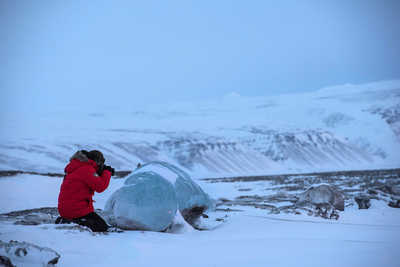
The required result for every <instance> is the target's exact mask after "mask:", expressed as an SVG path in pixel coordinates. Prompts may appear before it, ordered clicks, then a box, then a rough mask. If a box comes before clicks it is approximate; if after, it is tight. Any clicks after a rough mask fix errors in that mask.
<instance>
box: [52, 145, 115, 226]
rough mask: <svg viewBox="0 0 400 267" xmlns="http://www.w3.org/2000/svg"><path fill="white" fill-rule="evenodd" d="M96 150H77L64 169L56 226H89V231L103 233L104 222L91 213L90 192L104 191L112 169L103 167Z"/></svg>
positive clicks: (92, 208) (105, 224) (102, 159)
mask: <svg viewBox="0 0 400 267" xmlns="http://www.w3.org/2000/svg"><path fill="white" fill-rule="evenodd" d="M104 161H105V160H104V157H103V154H102V153H101V152H100V151H97V150H92V151H90V152H88V151H86V150H80V151H78V152H76V153H75V154H74V155H73V156H72V157H71V159H70V162H69V163H68V165H67V166H66V167H65V176H64V180H63V182H62V184H61V188H60V194H59V195H58V212H59V213H60V217H58V218H57V220H56V224H60V223H71V222H74V223H77V224H79V225H83V226H87V227H89V228H90V229H91V230H92V231H93V232H105V231H107V229H108V227H109V226H108V225H107V223H106V222H105V221H104V220H103V219H102V218H101V217H100V216H99V215H98V214H97V213H95V212H94V207H93V199H92V197H93V195H94V192H95V191H96V192H98V193H101V192H103V191H104V190H106V189H107V187H108V185H109V183H110V179H111V176H112V175H114V169H113V168H112V167H110V166H107V165H104Z"/></svg>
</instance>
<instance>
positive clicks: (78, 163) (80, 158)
mask: <svg viewBox="0 0 400 267" xmlns="http://www.w3.org/2000/svg"><path fill="white" fill-rule="evenodd" d="M84 165H91V166H93V168H94V169H95V170H96V172H97V170H98V168H99V167H98V165H97V164H96V162H95V161H94V160H92V159H89V157H88V155H87V152H86V153H85V151H83V150H80V151H78V152H76V153H75V154H74V155H72V157H71V158H70V162H69V163H68V165H67V166H66V167H65V169H64V172H65V173H67V174H68V173H71V172H73V171H75V170H77V169H79V168H80V167H82V166H84Z"/></svg>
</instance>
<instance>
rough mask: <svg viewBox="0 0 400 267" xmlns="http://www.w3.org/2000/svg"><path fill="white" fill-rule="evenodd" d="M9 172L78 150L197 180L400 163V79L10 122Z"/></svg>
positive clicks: (5, 150) (47, 166)
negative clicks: (173, 169) (158, 165)
mask: <svg viewBox="0 0 400 267" xmlns="http://www.w3.org/2000/svg"><path fill="white" fill-rule="evenodd" d="M3 127H4V128H3V129H4V130H2V133H1V137H2V138H1V141H0V169H3V170H10V169H18V170H29V171H51V172H62V170H63V167H64V165H65V164H66V162H67V161H68V158H69V157H70V156H71V155H72V154H73V152H74V151H75V150H77V149H100V150H101V151H103V152H104V154H105V156H106V159H107V161H108V162H109V163H110V164H111V165H113V166H115V167H116V168H117V169H120V170H132V169H134V168H135V166H136V165H137V163H138V162H142V163H143V162H147V161H151V160H163V161H168V162H171V163H173V164H177V165H179V166H180V167H182V168H184V169H186V170H187V171H189V172H190V173H192V174H193V175H194V176H195V177H202V176H232V175H243V174H245V175H254V174H269V173H277V172H302V171H323V170H342V169H360V168H394V167H400V81H385V82H376V83H370V84H363V85H343V86H336V87H330V88H324V89H321V90H318V91H316V92H312V93H303V94H291V95H280V96H272V97H254V98H248V97H242V96H240V95H238V94H236V93H232V94H229V95H227V96H225V97H223V98H222V99H218V100H214V101H208V102H201V103H200V102H199V103H175V104H170V103H169V104H165V105H163V106H159V105H158V106H154V105H152V104H151V103H149V105H148V106H147V107H146V108H143V109H137V108H135V107H130V106H123V107H115V108H109V109H106V110H104V109H103V110H96V109H90V110H87V109H79V110H57V111H56V110H54V111H52V112H47V113H40V114H35V115H32V114H27V115H26V117H24V118H23V120H21V119H20V120H15V119H12V118H8V119H5V120H4V126H3Z"/></svg>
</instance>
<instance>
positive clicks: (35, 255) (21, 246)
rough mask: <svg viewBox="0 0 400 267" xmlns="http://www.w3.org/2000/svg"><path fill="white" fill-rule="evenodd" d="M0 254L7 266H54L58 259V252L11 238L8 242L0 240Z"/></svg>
mask: <svg viewBox="0 0 400 267" xmlns="http://www.w3.org/2000/svg"><path fill="white" fill-rule="evenodd" d="M0 255H3V256H2V259H1V261H3V262H5V264H8V266H13V264H17V266H19V265H20V264H22V265H23V264H31V265H37V266H55V265H56V264H57V263H58V260H59V259H60V254H58V253H57V252H56V251H54V250H53V249H51V248H46V247H40V246H37V245H34V244H31V243H28V242H18V241H13V240H11V241H10V242H8V243H6V242H3V241H1V240H0ZM6 266H7V265H6Z"/></svg>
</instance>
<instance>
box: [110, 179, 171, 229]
mask: <svg viewBox="0 0 400 267" xmlns="http://www.w3.org/2000/svg"><path fill="white" fill-rule="evenodd" d="M177 208H178V202H177V199H176V194H175V189H174V186H173V185H172V184H171V183H170V182H169V181H167V180H166V179H164V178H163V177H161V176H160V175H159V174H157V173H154V172H146V173H140V174H138V175H136V176H135V179H134V180H133V179H130V182H129V183H125V184H124V186H122V187H121V188H119V189H118V190H117V191H115V192H114V193H113V194H112V195H111V197H110V198H109V199H108V200H107V202H106V205H105V208H104V212H105V214H106V217H107V221H108V222H109V223H110V224H111V225H114V226H117V227H119V228H122V229H127V230H148V231H163V230H166V229H167V228H168V227H169V226H170V225H171V224H172V222H173V220H174V217H175V214H176V211H177Z"/></svg>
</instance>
